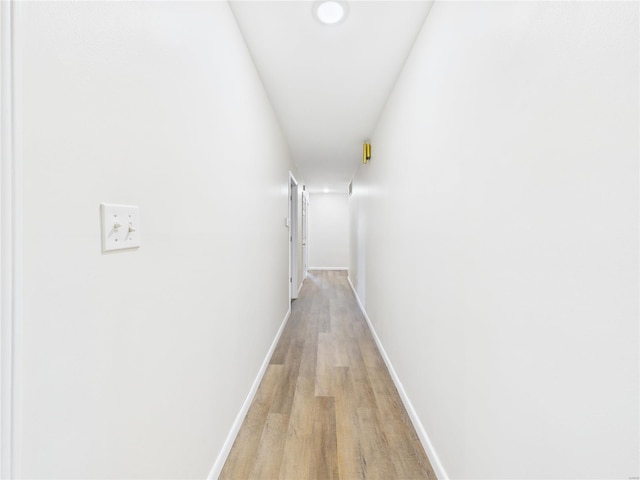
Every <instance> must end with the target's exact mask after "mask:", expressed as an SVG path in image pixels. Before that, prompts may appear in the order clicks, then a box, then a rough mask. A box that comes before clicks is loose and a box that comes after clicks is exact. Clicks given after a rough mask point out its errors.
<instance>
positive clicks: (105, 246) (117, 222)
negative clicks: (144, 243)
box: [100, 203, 140, 252]
mask: <svg viewBox="0 0 640 480" xmlns="http://www.w3.org/2000/svg"><path fill="white" fill-rule="evenodd" d="M100 214H101V217H102V251H103V252H109V251H111V250H123V249H126V248H136V247H139V246H140V209H139V208H138V207H135V206H131V205H114V204H111V203H102V204H100Z"/></svg>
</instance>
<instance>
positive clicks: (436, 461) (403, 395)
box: [347, 277, 449, 480]
mask: <svg viewBox="0 0 640 480" xmlns="http://www.w3.org/2000/svg"><path fill="white" fill-rule="evenodd" d="M347 280H349V285H351V290H353V294H354V295H355V297H356V301H357V302H358V306H359V307H360V311H361V312H362V315H363V316H364V318H365V320H366V321H367V324H368V325H369V329H370V330H371V334H372V335H373V338H374V340H375V341H376V345H377V346H378V350H379V351H380V355H382V358H383V360H384V363H385V364H386V365H387V368H388V369H389V373H390V374H391V378H392V379H393V383H394V384H395V386H396V389H397V390H398V393H399V394H400V399H401V400H402V403H403V404H404V408H406V409H407V413H408V414H409V418H410V419H411V423H413V427H414V428H415V429H416V433H417V434H418V437H419V438H420V442H421V443H422V446H423V447H424V450H425V452H426V454H427V457H429V461H430V462H431V466H432V467H433V470H434V472H435V474H436V477H438V480H448V479H449V476H448V475H447V472H446V471H445V469H444V467H443V466H442V463H441V462H440V457H438V454H437V453H436V450H435V448H433V444H432V443H431V440H430V439H429V436H428V435H427V431H426V430H425V428H424V426H423V425H422V422H421V421H420V417H418V414H417V412H416V411H415V409H414V408H413V405H412V404H411V400H409V397H408V395H407V392H406V391H405V389H404V387H403V386H402V382H400V378H399V377H398V375H397V374H396V371H395V370H394V369H393V365H392V364H391V360H390V359H389V356H388V355H387V352H385V350H384V347H383V346H382V342H380V338H379V337H378V334H377V333H376V330H375V329H374V328H373V324H372V323H371V319H370V318H369V315H367V311H366V310H365V308H364V305H362V302H361V301H360V297H358V292H357V291H356V289H355V287H354V286H353V283H351V277H347Z"/></svg>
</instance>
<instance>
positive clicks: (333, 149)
mask: <svg viewBox="0 0 640 480" xmlns="http://www.w3.org/2000/svg"><path fill="white" fill-rule="evenodd" d="M432 2H433V0H414V1H400V0H386V1H367V0H352V1H350V2H348V4H347V6H348V11H349V12H348V16H347V18H346V19H345V20H344V21H342V22H341V23H339V24H337V25H323V24H321V23H320V22H319V21H318V20H317V19H316V18H315V16H314V15H313V3H314V2H312V1H307V0H290V1H273V0H267V1H265V0H262V1H244V0H232V1H230V4H231V8H232V10H233V13H234V15H235V17H236V20H237V22H238V25H239V27H240V30H241V31H242V34H243V35H244V38H245V41H246V43H247V46H248V48H249V51H250V52H251V55H252V57H253V60H254V62H255V64H256V68H257V69H258V72H259V74H260V76H261V78H262V81H263V83H264V86H265V88H266V90H267V94H268V95H269V97H270V98H271V102H272V103H273V107H274V109H275V111H276V114H277V116H278V118H279V120H280V122H281V125H282V128H283V130H284V133H285V136H286V138H287V141H288V143H289V147H290V149H291V154H292V156H293V159H294V161H295V163H296V165H297V166H298V168H299V169H300V173H301V175H302V176H303V178H304V181H305V183H306V185H307V186H308V187H309V189H310V190H311V191H314V190H316V191H317V190H323V189H325V188H329V189H331V190H335V189H339V191H346V185H347V184H348V182H349V181H350V180H351V178H352V176H353V174H354V172H355V170H356V168H357V166H358V164H359V162H361V161H362V143H363V142H364V141H365V140H368V138H369V135H371V133H372V130H373V128H374V127H375V124H376V122H377V120H378V117H379V115H380V112H381V111H382V108H383V106H384V103H385V101H386V99H387V97H388V96H389V93H390V92H391V90H392V88H393V85H394V83H395V80H396V78H397V77H398V75H399V73H400V71H401V69H402V66H403V64H404V62H405V60H406V58H407V56H408V55H409V52H410V51H411V48H412V46H413V43H414V41H415V38H416V36H417V34H418V32H419V31H420V28H421V27H422V24H423V23H424V20H425V18H426V16H427V14H428V12H429V9H430V7H431V4H432ZM373 150H374V154H375V145H373Z"/></svg>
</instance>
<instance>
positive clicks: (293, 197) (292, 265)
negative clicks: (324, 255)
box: [287, 172, 299, 300]
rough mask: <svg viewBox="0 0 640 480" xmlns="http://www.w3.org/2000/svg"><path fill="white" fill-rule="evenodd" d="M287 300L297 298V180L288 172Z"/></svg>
mask: <svg viewBox="0 0 640 480" xmlns="http://www.w3.org/2000/svg"><path fill="white" fill-rule="evenodd" d="M287 223H288V226H289V300H294V299H296V298H298V250H299V249H298V245H299V243H298V182H297V181H296V179H295V177H294V176H293V174H292V173H291V172H289V219H288V222H287Z"/></svg>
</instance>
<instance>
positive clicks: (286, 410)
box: [220, 271, 436, 480]
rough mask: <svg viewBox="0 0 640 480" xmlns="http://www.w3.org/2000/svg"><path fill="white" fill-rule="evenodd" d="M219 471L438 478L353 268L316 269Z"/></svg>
mask: <svg viewBox="0 0 640 480" xmlns="http://www.w3.org/2000/svg"><path fill="white" fill-rule="evenodd" d="M220 478H221V479H225V480H245V479H291V480H304V479H349V480H350V479H384V480H392V479H403V478H404V479H435V478H436V476H435V474H434V472H433V469H432V468H431V465H430V463H429V460H428V459H427V456H426V455H425V452H424V450H423V448H422V445H421V444H420V441H419V440H418V437H417V435H416V433H415V430H414V428H413V426H412V424H411V422H410V420H409V417H408V415H407V412H406V411H405V409H404V406H403V405H402V401H401V400H400V397H399V396H398V392H397V390H396V388H395V385H394V384H393V381H392V379H391V376H390V375H389V372H388V370H387V368H386V365H385V364H384V361H383V360H382V357H381V356H380V354H379V352H378V349H377V347H376V344H375V341H374V340H373V337H372V335H371V332H370V330H369V327H368V325H367V323H366V321H365V319H364V318H363V316H362V313H361V312H360V310H359V308H358V305H357V302H356V299H355V297H354V295H353V292H352V291H351V288H350V287H349V284H348V281H347V277H346V272H339V271H322V272H320V271H314V272H310V274H309V277H308V278H307V279H306V280H305V282H304V285H303V287H302V291H301V292H300V297H299V298H298V299H297V300H295V301H294V302H293V303H292V312H291V316H290V318H289V321H288V322H287V325H286V326H285V329H284V331H283V333H282V337H281V338H280V341H279V342H278V345H277V347H276V349H275V351H274V353H273V356H272V357H271V360H270V363H269V366H268V367H267V370H266V373H265V375H264V378H263V380H262V383H261V384H260V387H259V389H258V392H257V394H256V396H255V399H254V401H253V403H252V405H251V407H250V409H249V412H248V413H247V416H246V417H245V420H244V423H243V424H242V427H241V428H240V432H239V433H238V437H237V438H236V441H235V443H234V444H233V447H232V449H231V452H230V453H229V457H228V458H227V461H226V463H225V465H224V467H223V469H222V473H221V475H220Z"/></svg>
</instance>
